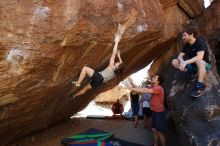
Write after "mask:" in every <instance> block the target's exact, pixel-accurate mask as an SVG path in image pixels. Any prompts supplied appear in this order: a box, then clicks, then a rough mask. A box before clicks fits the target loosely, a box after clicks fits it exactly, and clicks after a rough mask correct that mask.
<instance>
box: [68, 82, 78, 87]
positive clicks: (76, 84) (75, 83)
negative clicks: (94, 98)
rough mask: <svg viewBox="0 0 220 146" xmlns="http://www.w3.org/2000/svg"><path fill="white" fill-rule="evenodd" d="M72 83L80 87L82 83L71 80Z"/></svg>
mask: <svg viewBox="0 0 220 146" xmlns="http://www.w3.org/2000/svg"><path fill="white" fill-rule="evenodd" d="M70 83H71V84H74V85H75V86H76V87H80V84H79V83H78V82H77V81H70Z"/></svg>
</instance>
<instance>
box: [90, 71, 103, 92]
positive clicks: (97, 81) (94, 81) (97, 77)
mask: <svg viewBox="0 0 220 146" xmlns="http://www.w3.org/2000/svg"><path fill="white" fill-rule="evenodd" d="M103 82H104V78H103V76H102V75H101V74H100V73H98V72H97V71H95V70H94V73H93V75H92V77H91V81H90V85H91V86H92V88H94V89H95V88H97V87H99V86H101V85H102V84H103Z"/></svg>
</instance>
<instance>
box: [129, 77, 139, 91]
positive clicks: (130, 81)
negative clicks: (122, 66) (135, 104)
mask: <svg viewBox="0 0 220 146" xmlns="http://www.w3.org/2000/svg"><path fill="white" fill-rule="evenodd" d="M128 82H129V83H130V84H131V86H132V87H135V88H136V87H138V86H137V85H136V84H134V82H133V80H132V79H131V78H130V77H129V78H128Z"/></svg>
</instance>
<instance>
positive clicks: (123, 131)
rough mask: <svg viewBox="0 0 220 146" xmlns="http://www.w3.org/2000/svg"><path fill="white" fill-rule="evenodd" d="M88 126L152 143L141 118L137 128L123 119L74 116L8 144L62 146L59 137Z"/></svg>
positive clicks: (140, 142) (85, 128) (146, 143)
mask: <svg viewBox="0 0 220 146" xmlns="http://www.w3.org/2000/svg"><path fill="white" fill-rule="evenodd" d="M89 128H97V129H102V130H105V131H109V132H112V133H113V135H114V136H115V137H117V138H120V139H123V140H126V141H129V142H133V143H138V144H143V145H145V146H150V145H151V144H152V134H151V132H150V131H148V130H147V129H144V128H143V120H140V121H139V125H138V127H137V128H134V127H133V122H132V121H129V120H124V119H117V120H114V119H108V120H100V119H85V118H74V119H71V120H69V121H65V122H62V123H59V124H56V125H53V126H52V127H51V128H48V129H46V130H44V131H41V132H39V133H36V134H34V135H31V136H28V137H26V138H24V139H22V140H20V141H17V142H15V143H14V144H11V145H9V146H63V145H62V144H61V143H60V141H61V139H63V138H65V137H68V136H71V135H74V134H78V133H80V132H83V131H85V130H87V129H89Z"/></svg>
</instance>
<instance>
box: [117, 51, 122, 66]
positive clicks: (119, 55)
mask: <svg viewBox="0 0 220 146" xmlns="http://www.w3.org/2000/svg"><path fill="white" fill-rule="evenodd" d="M117 57H118V59H119V63H120V64H121V63H122V59H121V53H120V51H118V52H117Z"/></svg>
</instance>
